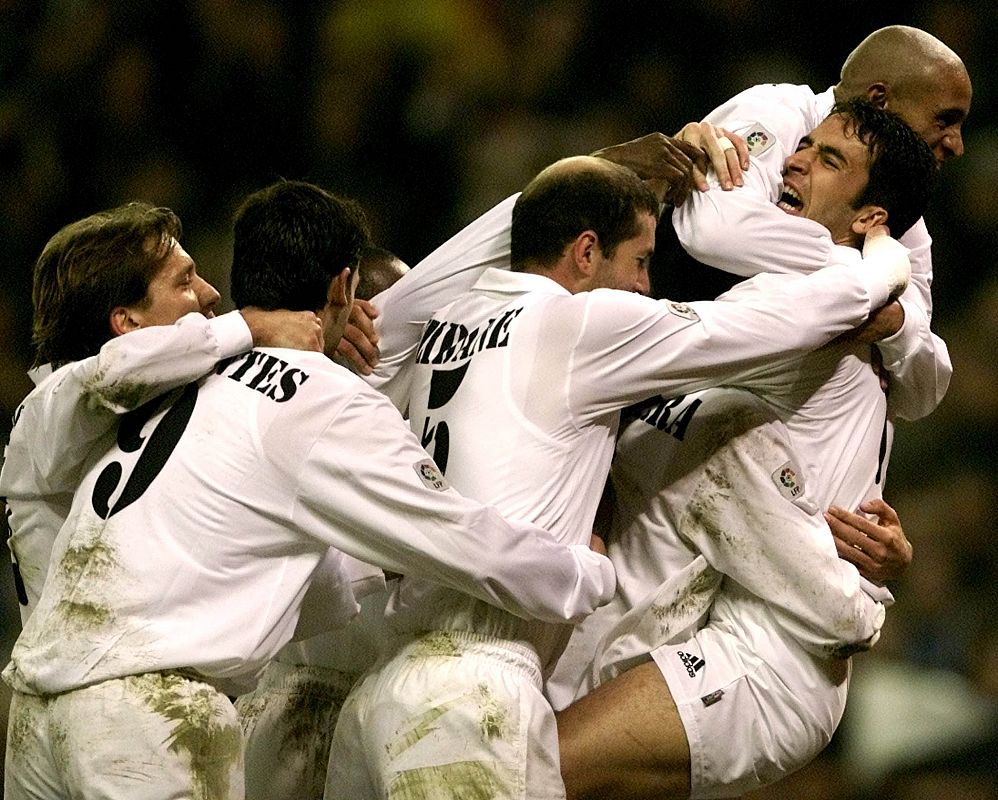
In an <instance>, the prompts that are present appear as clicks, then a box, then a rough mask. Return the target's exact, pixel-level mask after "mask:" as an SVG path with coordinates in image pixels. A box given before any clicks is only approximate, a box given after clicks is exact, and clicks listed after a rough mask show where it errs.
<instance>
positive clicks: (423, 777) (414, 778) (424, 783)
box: [388, 761, 503, 800]
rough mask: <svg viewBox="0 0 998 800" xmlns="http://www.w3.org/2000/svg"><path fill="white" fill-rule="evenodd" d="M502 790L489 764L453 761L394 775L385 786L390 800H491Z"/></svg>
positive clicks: (494, 770)
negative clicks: (453, 799)
mask: <svg viewBox="0 0 998 800" xmlns="http://www.w3.org/2000/svg"><path fill="white" fill-rule="evenodd" d="M502 788H503V786H502V782H501V781H500V779H499V774H498V773H497V771H496V769H495V767H494V766H492V765H491V764H486V763H483V762H481V761H456V762H454V763H453V764H441V765H439V766H431V767H419V768H417V769H410V770H406V771H405V772H399V773H396V775H395V776H394V777H393V778H392V780H391V783H390V784H389V786H388V797H389V798H390V800H429V798H436V797H460V798H461V800H493V799H494V798H496V797H499V796H500V794H501V793H502Z"/></svg>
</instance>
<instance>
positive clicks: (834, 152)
mask: <svg viewBox="0 0 998 800" xmlns="http://www.w3.org/2000/svg"><path fill="white" fill-rule="evenodd" d="M818 153H819V154H821V155H823V156H828V157H829V158H832V159H834V160H836V161H838V162H839V164H841V165H843V166H846V165H848V164H849V159H847V158H846V157H845V153H843V152H842V151H841V150H839V148H837V147H832V146H831V145H829V144H819V145H818Z"/></svg>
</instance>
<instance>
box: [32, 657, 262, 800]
mask: <svg viewBox="0 0 998 800" xmlns="http://www.w3.org/2000/svg"><path fill="white" fill-rule="evenodd" d="M51 709H52V716H53V719H54V720H56V723H57V724H58V726H59V728H60V735H59V737H58V739H57V740H56V747H55V752H56V757H57V758H58V759H59V760H60V761H61V763H62V764H64V773H65V780H66V783H67V785H68V786H69V787H70V790H71V791H70V795H69V796H70V797H72V798H74V800H90V798H94V800H97V798H99V799H100V800H164V798H170V799H171V800H172V798H193V799H194V800H241V799H242V797H243V759H242V739H241V735H240V731H239V723H238V719H237V717H236V712H235V709H234V708H233V707H232V703H231V702H230V701H229V700H228V698H227V697H225V696H224V695H223V694H221V693H220V692H218V691H217V690H215V689H213V688H212V687H211V686H208V685H207V684H204V683H201V682H198V681H192V680H189V679H187V678H184V677H181V676H179V675H172V674H162V673H149V674H146V675H135V676H129V677H126V678H121V679H117V680H111V681H105V682H103V683H100V684H97V685H95V686H90V687H87V688H85V689H79V690H76V691H73V692H67V693H66V694H63V695H59V696H58V697H55V698H53V699H52V701H51Z"/></svg>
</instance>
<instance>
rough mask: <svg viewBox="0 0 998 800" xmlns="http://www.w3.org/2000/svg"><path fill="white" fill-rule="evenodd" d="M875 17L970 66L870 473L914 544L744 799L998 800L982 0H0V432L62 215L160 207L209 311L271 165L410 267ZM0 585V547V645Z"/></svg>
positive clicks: (997, 398)
mask: <svg viewBox="0 0 998 800" xmlns="http://www.w3.org/2000/svg"><path fill="white" fill-rule="evenodd" d="M895 23H903V24H909V25H916V26H918V27H921V28H924V29H926V30H928V31H930V32H932V33H934V34H935V35H936V36H938V37H940V38H941V39H942V40H943V41H945V42H946V43H947V44H949V45H950V46H951V47H952V48H953V49H954V50H956V51H957V52H958V53H959V54H960V55H961V56H962V57H963V58H964V61H965V63H966V64H967V67H968V69H969V71H970V75H971V78H972V80H973V83H974V102H973V107H972V110H971V115H970V119H969V121H968V122H967V124H966V125H965V128H964V137H965V143H966V155H965V156H964V157H963V158H962V159H960V160H959V161H957V162H954V163H951V164H949V165H947V166H946V167H945V169H944V171H943V178H942V181H941V185H940V188H939V191H938V193H937V196H936V199H935V202H934V205H933V207H932V209H931V210H930V212H929V214H928V215H927V219H928V224H929V229H930V231H931V232H932V234H933V237H934V248H933V251H934V264H935V283H934V286H933V295H934V298H935V313H934V322H933V327H934V328H935V330H936V331H937V332H938V333H939V334H940V335H942V336H943V337H944V338H945V339H946V341H947V342H948V344H949V347H950V353H951V356H952V359H953V363H954V367H955V374H954V378H953V382H952V384H951V387H950V390H949V394H948V395H947V397H946V399H945V400H944V402H943V404H942V405H941V406H940V408H939V409H938V410H937V411H936V412H935V413H934V414H933V415H932V416H931V417H930V418H928V419H926V420H922V421H920V422H918V423H909V424H901V425H899V426H898V434H897V440H896V443H895V448H894V457H893V461H892V464H891V474H890V480H889V481H888V486H887V492H886V496H887V499H888V501H889V502H891V503H892V504H893V505H895V507H896V508H897V509H898V510H899V513H900V514H901V518H902V521H903V524H904V527H905V531H906V532H907V534H908V536H909V538H910V539H911V541H912V542H913V545H914V552H915V560H914V564H913V565H912V567H911V569H910V571H909V574H908V575H907V576H906V577H905V579H904V581H903V582H902V583H901V584H899V585H898V586H897V587H896V594H897V597H898V602H897V604H896V605H895V607H894V608H893V609H892V610H891V612H890V613H889V615H888V622H887V626H886V628H885V631H884V635H883V638H882V640H881V643H880V644H879V645H878V646H877V648H876V650H875V651H874V652H872V653H870V654H866V655H863V656H860V657H858V658H856V659H855V660H854V663H855V667H854V684H853V690H852V694H851V698H850V704H849V709H848V711H847V715H846V719H845V720H844V722H843V725H842V727H841V728H840V731H839V734H837V736H836V738H835V740H834V741H833V743H832V745H831V747H830V748H829V750H828V751H827V752H826V753H825V754H824V755H823V756H822V757H820V758H819V759H818V760H817V761H816V762H815V763H814V764H813V765H812V766H811V767H809V768H807V769H806V770H804V771H803V772H802V773H799V774H798V775H796V776H793V777H792V778H790V779H787V780H785V781H783V782H782V783H781V784H778V785H777V786H775V787H773V788H771V789H768V790H765V791H763V792H759V793H757V794H756V795H754V797H759V798H763V797H766V798H781V797H799V796H801V795H803V794H807V795H808V796H810V798H811V800H822V799H823V798H867V797H874V796H878V797H881V798H885V797H897V798H940V799H941V798H947V800H948V798H951V797H962V798H995V797H998V782H996V766H995V765H996V763H998V755H996V749H995V739H996V719H998V716H996V706H998V632H996V631H998V626H996V624H995V618H996V613H998V602H996V595H998V591H996V583H998V582H996V575H998V547H996V543H995V537H994V536H993V529H994V519H995V516H996V510H998V504H996V502H995V495H996V491H995V488H996V482H995V464H994V458H993V456H992V450H993V446H994V444H995V421H996V418H998V414H996V412H998V358H996V356H995V342H996V341H998V282H996V273H995V270H994V268H993V265H994V262H995V247H996V245H998V236H996V233H995V231H996V229H998V190H996V188H995V185H996V183H998V113H996V112H998V109H996V102H998V100H996V81H998V57H996V55H995V51H994V47H995V44H994V43H995V41H996V35H998V5H996V3H995V2H994V0H977V1H976V2H974V1H972V0H971V1H965V2H958V1H957V0H934V1H933V2H924V1H923V2H910V3H906V4H904V9H903V10H900V6H898V7H896V8H895V7H892V6H891V5H890V4H870V3H865V2H859V0H845V1H844V2H829V3H824V4H805V3H801V2H793V0H770V2H758V1H757V2H748V0H701V1H700V2H699V3H668V2H661V0H659V2H643V1H638V2H634V1H633V0H632V2H627V3H612V2H602V3H600V2H596V0H589V2H585V1H582V2H567V1H565V2H557V1H556V2H529V0H518V1H517V2H502V1H500V0H491V1H488V2H487V1H486V0H480V1H479V2H473V1H472V0H421V1H420V2H402V1H401V0H398V1H396V0H341V1H340V2H321V3H320V2H301V3H291V2H276V1H275V0H200V1H195V0H189V1H187V2H184V1H183V0H171V1H170V2H166V0H148V1H147V2H134V1H132V2H124V1H121V0H56V1H54V2H40V1H39V2H26V1H25V2H17V1H16V0H0V243H2V250H0V270H2V272H0V277H2V281H3V287H4V290H5V291H4V292H3V294H2V295H0V337H2V342H3V356H4V357H3V358H2V360H0V436H2V437H3V439H4V440H6V436H7V434H8V432H9V419H10V415H11V413H12V412H13V410H14V408H15V407H16V405H17V403H18V402H19V401H20V399H21V397H22V396H23V395H24V394H25V393H26V392H27V390H28V388H29V383H28V382H27V379H26V378H25V377H24V371H25V369H26V368H27V366H28V365H29V363H30V358H31V353H30V346H29V341H30V320H31V266H32V263H33V260H34V258H35V257H36V256H37V255H38V253H39V252H40V251H41V248H42V246H43V245H44V243H45V242H46V240H47V239H48V238H49V237H50V236H51V235H52V234H53V233H54V232H55V231H56V230H57V229H58V228H60V227H61V226H62V225H64V224H66V223H68V222H70V221H72V220H74V219H77V218H79V217H82V216H85V215H87V214H90V213H92V212H94V211H97V210H99V209H102V208H107V207H110V206H114V205H118V204H120V203H122V202H125V201H127V200H132V199H143V200H148V201H151V202H153V203H156V204H160V205H166V206H169V207H171V208H173V209H174V210H175V211H177V212H178V214H179V215H180V217H181V219H182V220H183V222H184V227H185V235H184V245H185V247H186V249H187V250H188V252H190V253H191V255H193V256H194V258H195V259H196V260H197V261H198V265H199V270H200V271H201V272H202V273H203V274H204V275H205V276H206V277H207V278H208V279H209V280H211V281H212V282H214V283H215V284H216V285H217V286H218V288H219V289H220V290H221V291H222V292H223V298H225V299H224V300H223V303H224V308H225V310H228V308H229V307H230V305H229V304H228V302H227V286H228V278H227V274H228V265H229V259H230V255H229V253H230V237H229V221H230V218H231V214H232V212H233V210H234V208H235V206H236V205H237V203H238V201H239V199H240V198H241V197H242V196H243V195H244V194H245V193H246V192H248V191H251V190H253V189H256V188H259V187H261V186H263V185H265V184H267V183H270V182H271V181H273V180H274V179H276V178H278V177H286V178H303V179H307V180H312V181H315V182H318V183H320V184H322V185H324V186H326V187H327V188H329V189H331V190H333V191H335V192H338V193H342V194H347V195H351V196H354V197H356V198H358V199H359V200H361V201H362V202H363V204H364V205H365V207H366V208H367V210H368V212H369V214H370V217H371V221H372V224H373V227H374V230H375V234H376V238H377V240H378V241H379V243H381V244H382V245H383V246H385V247H387V248H389V249H391V250H393V251H395V252H396V253H398V254H399V255H400V256H401V257H402V258H403V259H404V260H406V261H407V262H408V263H410V264H415V263H416V262H417V261H418V260H419V259H420V258H422V257H423V256H424V255H426V254H427V253H428V252H429V251H430V250H431V249H432V248H433V247H435V246H436V245H437V244H439V243H441V242H442V241H443V240H444V239H446V238H447V237H448V236H449V235H450V234H451V233H453V232H455V231H456V230H457V229H459V228H460V227H461V226H462V225H463V224H464V223H466V222H468V221H470V220H471V219H472V218H473V217H474V216H475V215H477V214H478V213H480V212H482V211H484V210H485V209H487V208H488V207H490V206H491V205H492V204H494V203H495V202H497V201H498V200H500V199H502V198H503V197H505V196H506V195H508V194H509V193H511V192H513V191H516V190H517V189H519V188H520V187H521V186H522V185H523V184H524V183H525V182H526V181H527V180H528V179H529V178H530V177H531V176H532V175H533V174H534V173H535V172H536V171H537V170H538V169H540V168H541V167H543V166H544V165H546V164H547V163H549V162H550V161H553V160H554V159H556V158H559V157H562V156H565V155H570V154H576V153H583V152H589V151H592V150H594V149H596V148H598V147H600V146H603V145H606V144H611V143H615V142H619V141H624V140H627V139H631V138H634V137H636V136H639V135H641V134H644V133H647V132H649V131H652V130H661V131H664V132H666V133H674V132H675V131H676V130H678V129H679V128H680V127H681V126H682V124H684V123H685V122H687V121H689V120H693V119H699V118H701V117H702V116H703V115H704V114H706V113H707V112H708V111H709V110H711V109H712V108H713V107H714V106H716V105H717V104H719V103H720V102H722V101H723V100H725V99H727V98H728V97H729V96H731V95H732V94H734V93H735V92H737V91H738V90H740V89H743V88H745V87H747V86H749V85H752V84H754V83H759V82H768V81H774V82H793V83H808V84H810V85H811V86H812V87H814V88H815V89H818V90H821V89H824V88H826V87H827V86H829V85H831V84H832V83H834V82H835V81H836V80H837V78H838V70H839V67H840V66H841V63H842V61H843V60H844V59H845V57H846V56H847V55H848V53H849V52H850V50H851V49H852V48H853V47H854V46H855V45H856V44H858V43H859V41H860V40H861V39H862V38H863V37H864V36H866V35H867V34H868V33H870V32H871V31H873V30H874V29H876V28H878V27H881V26H883V25H888V24H895ZM11 584H12V581H11V578H10V574H9V571H8V570H6V569H4V570H2V572H0V609H2V615H3V616H2V637H0V661H2V662H3V663H6V660H7V657H8V656H9V653H10V648H11V646H12V644H13V640H14V638H15V637H16V635H17V631H18V630H19V619H18V613H17V606H16V600H15V598H14V592H13V588H12V585H11ZM8 697H9V695H8V694H7V692H6V687H3V689H2V690H0V723H2V728H3V730H4V731H5V730H6V708H7V703H8ZM732 746H737V742H732Z"/></svg>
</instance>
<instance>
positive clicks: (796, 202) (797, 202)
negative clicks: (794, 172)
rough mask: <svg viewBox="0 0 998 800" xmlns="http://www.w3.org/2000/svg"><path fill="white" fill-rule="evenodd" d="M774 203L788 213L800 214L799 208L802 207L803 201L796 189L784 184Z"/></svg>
mask: <svg viewBox="0 0 998 800" xmlns="http://www.w3.org/2000/svg"><path fill="white" fill-rule="evenodd" d="M776 205H778V206H779V207H780V208H781V209H782V210H783V211H785V212H786V213H788V214H800V212H801V209H802V208H804V201H803V200H801V198H800V195H799V194H797V192H796V190H794V189H793V188H791V187H790V186H784V187H783V192H782V194H780V199H779V200H777V201H776Z"/></svg>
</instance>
